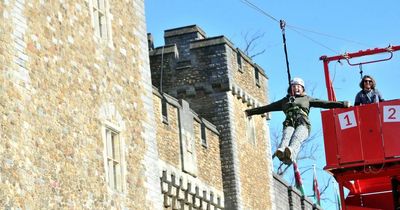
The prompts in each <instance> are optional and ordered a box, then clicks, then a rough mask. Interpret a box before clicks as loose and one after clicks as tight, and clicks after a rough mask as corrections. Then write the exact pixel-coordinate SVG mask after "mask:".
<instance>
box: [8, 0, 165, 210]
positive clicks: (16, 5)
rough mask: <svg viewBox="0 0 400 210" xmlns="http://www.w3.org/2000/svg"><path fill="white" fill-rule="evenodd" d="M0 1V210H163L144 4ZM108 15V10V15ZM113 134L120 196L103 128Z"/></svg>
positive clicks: (74, 0)
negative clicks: (97, 13) (99, 30)
mask: <svg viewBox="0 0 400 210" xmlns="http://www.w3.org/2000/svg"><path fill="white" fill-rule="evenodd" d="M94 2H95V1H92V0H71V1H63V0H60V1H25V0H2V1H0V18H1V20H0V67H1V73H0V114H1V115H0V116H1V117H0V125H1V129H0V136H1V144H0V157H1V158H0V189H1V190H0V208H2V209H149V210H150V209H151V210H153V209H162V206H163V202H164V199H163V198H162V196H161V185H160V166H159V154H158V149H157V141H156V132H155V130H156V129H155V123H154V121H155V117H154V111H153V87H152V85H151V83H150V82H149V81H150V76H151V75H150V70H149V59H148V50H147V36H146V24H145V17H144V1H143V0H131V1H129V0H128V1H105V2H106V3H107V4H106V10H105V13H104V14H105V16H107V17H108V20H109V22H107V25H108V29H109V30H110V32H109V34H108V35H109V37H108V38H109V39H108V40H107V41H104V40H102V39H101V38H99V37H97V36H96V35H95V33H94V32H95V29H94V28H95V27H94V24H93V15H94V14H93V4H94ZM107 8H108V9H107ZM109 126H112V127H113V129H115V130H116V132H118V138H119V139H120V141H121V145H122V146H121V150H122V153H124V154H125V156H124V159H123V162H121V165H122V167H121V168H122V169H121V171H122V174H123V175H122V178H121V179H122V181H123V183H122V184H121V186H122V191H121V192H117V191H114V190H113V189H111V188H110V187H109V182H110V179H109V177H107V176H106V171H107V168H106V167H105V163H106V162H107V159H106V158H105V144H104V135H105V134H104V133H103V131H104V129H105V128H106V127H109Z"/></svg>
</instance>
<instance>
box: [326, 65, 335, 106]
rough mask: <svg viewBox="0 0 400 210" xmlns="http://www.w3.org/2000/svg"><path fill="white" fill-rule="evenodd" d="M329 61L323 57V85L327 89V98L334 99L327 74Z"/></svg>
mask: <svg viewBox="0 0 400 210" xmlns="http://www.w3.org/2000/svg"><path fill="white" fill-rule="evenodd" d="M328 64H329V61H328V60H326V59H324V73H325V85H326V90H327V91H328V99H329V100H330V101H336V97H335V93H334V92H333V85H332V82H331V78H330V76H329V66H328Z"/></svg>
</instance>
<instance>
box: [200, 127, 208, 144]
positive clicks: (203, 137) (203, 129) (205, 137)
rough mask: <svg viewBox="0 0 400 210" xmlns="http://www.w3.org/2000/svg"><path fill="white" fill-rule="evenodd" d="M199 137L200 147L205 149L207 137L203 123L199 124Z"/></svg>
mask: <svg viewBox="0 0 400 210" xmlns="http://www.w3.org/2000/svg"><path fill="white" fill-rule="evenodd" d="M200 136H201V145H203V147H205V148H207V147H208V142H207V135H206V125H204V123H202V124H201V132H200Z"/></svg>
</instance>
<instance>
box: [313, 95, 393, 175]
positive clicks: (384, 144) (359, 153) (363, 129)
mask: <svg viewBox="0 0 400 210" xmlns="http://www.w3.org/2000/svg"><path fill="white" fill-rule="evenodd" d="M321 114H322V124H323V129H324V143H325V155H326V164H327V165H326V167H325V169H326V170H333V169H338V168H348V167H353V166H363V165H370V164H380V163H386V162H393V161H396V162H397V161H399V162H400V100H399V99H398V100H392V101H385V102H381V103H375V104H368V105H364V106H355V107H351V108H347V109H332V110H327V111H322V112H321Z"/></svg>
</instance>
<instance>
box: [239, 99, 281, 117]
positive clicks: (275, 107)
mask: <svg viewBox="0 0 400 210" xmlns="http://www.w3.org/2000/svg"><path fill="white" fill-rule="evenodd" d="M282 101H283V99H281V100H279V101H275V102H273V103H270V104H268V105H265V106H260V107H257V108H253V109H247V110H246V111H245V112H246V115H247V116H252V115H256V114H264V113H266V112H272V111H282Z"/></svg>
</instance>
